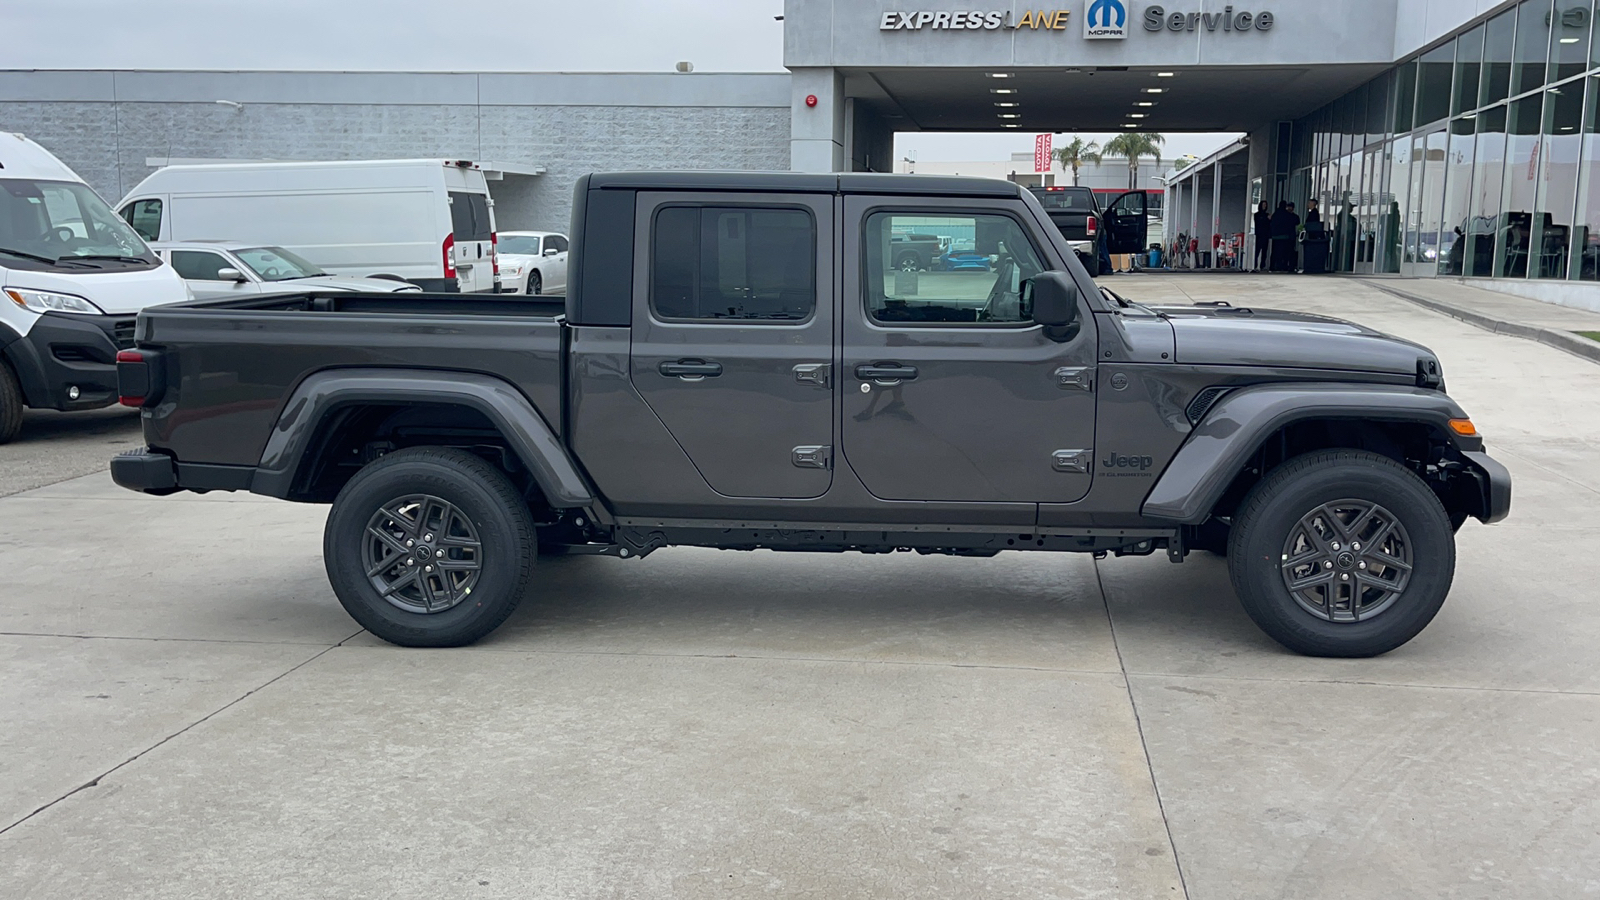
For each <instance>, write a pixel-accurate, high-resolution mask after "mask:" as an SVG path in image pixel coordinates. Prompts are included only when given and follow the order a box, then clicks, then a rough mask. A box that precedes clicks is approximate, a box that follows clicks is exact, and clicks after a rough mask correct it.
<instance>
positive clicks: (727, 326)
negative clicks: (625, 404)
mask: <svg viewBox="0 0 1600 900" xmlns="http://www.w3.org/2000/svg"><path fill="white" fill-rule="evenodd" d="M637 209H638V213H637V220H636V224H635V228H636V231H637V238H636V243H635V246H636V247H638V248H640V249H639V250H638V251H637V252H638V254H639V256H638V258H637V261H636V269H635V271H638V272H645V273H648V274H647V277H644V278H639V279H636V282H635V284H636V287H635V296H634V307H633V337H632V340H633V348H632V362H631V378H632V381H633V385H634V387H635V389H637V390H638V392H639V394H640V396H642V397H643V398H644V400H645V402H646V403H648V404H649V405H650V408H651V409H652V410H654V411H655V413H656V415H657V416H659V417H660V418H661V421H662V423H663V424H665V425H666V427H667V430H668V431H670V432H671V433H672V436H673V437H674V438H675V439H676V440H677V442H678V444H679V446H681V447H682V448H683V451H684V453H686V454H687V455H688V457H689V459H690V460H691V461H693V463H694V465H695V468H696V469H698V470H699V472H700V475H701V476H702V477H703V478H705V480H706V483H707V484H709V485H710V486H711V488H712V489H713V490H715V491H717V492H718V493H720V494H724V495H726V496H729V497H759V498H808V497H820V496H821V495H822V494H824V493H826V492H827V490H828V487H829V485H830V484H832V481H833V468H832V467H833V448H834V443H835V441H834V437H833V415H834V413H833V386H834V384H835V383H836V382H837V379H836V378H835V377H834V376H835V373H834V372H833V367H832V364H833V326H834V290H833V273H834V251H833V247H834V227H833V198H832V196H831V195H807V194H770V195H761V194H739V195H737V197H733V198H730V197H727V196H724V195H717V194H695V193H687V192H685V193H676V192H672V193H667V192H663V193H640V194H639V197H638V205H637ZM640 464H641V465H648V461H647V460H641V461H640Z"/></svg>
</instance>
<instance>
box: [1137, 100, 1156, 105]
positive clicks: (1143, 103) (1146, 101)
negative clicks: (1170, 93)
mask: <svg viewBox="0 0 1600 900" xmlns="http://www.w3.org/2000/svg"><path fill="white" fill-rule="evenodd" d="M1134 105H1135V106H1155V103H1154V102H1153V101H1150V100H1140V101H1139V102H1138V103H1136V104H1134Z"/></svg>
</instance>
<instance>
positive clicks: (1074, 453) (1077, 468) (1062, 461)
mask: <svg viewBox="0 0 1600 900" xmlns="http://www.w3.org/2000/svg"><path fill="white" fill-rule="evenodd" d="M1091 458H1093V451H1091V450H1057V451H1056V452H1054V453H1052V454H1050V467H1051V468H1052V469H1055V470H1056V471H1057V472H1075V473H1077V474H1079V475H1087V474H1089V460H1090V459H1091Z"/></svg>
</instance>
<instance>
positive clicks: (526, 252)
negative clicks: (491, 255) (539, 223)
mask: <svg viewBox="0 0 1600 900" xmlns="http://www.w3.org/2000/svg"><path fill="white" fill-rule="evenodd" d="M500 252H501V253H516V254H521V255H522V256H538V255H539V238H538V237H536V236H532V235H526V234H512V235H501V237H500Z"/></svg>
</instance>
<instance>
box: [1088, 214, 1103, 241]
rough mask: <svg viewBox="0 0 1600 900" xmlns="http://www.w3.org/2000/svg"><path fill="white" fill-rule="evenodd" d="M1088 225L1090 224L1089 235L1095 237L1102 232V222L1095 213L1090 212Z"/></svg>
mask: <svg viewBox="0 0 1600 900" xmlns="http://www.w3.org/2000/svg"><path fill="white" fill-rule="evenodd" d="M1087 225H1088V229H1089V237H1094V236H1095V235H1097V234H1099V233H1100V222H1099V220H1098V219H1097V218H1096V217H1095V215H1094V213H1090V214H1089V220H1088V223H1087Z"/></svg>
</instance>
